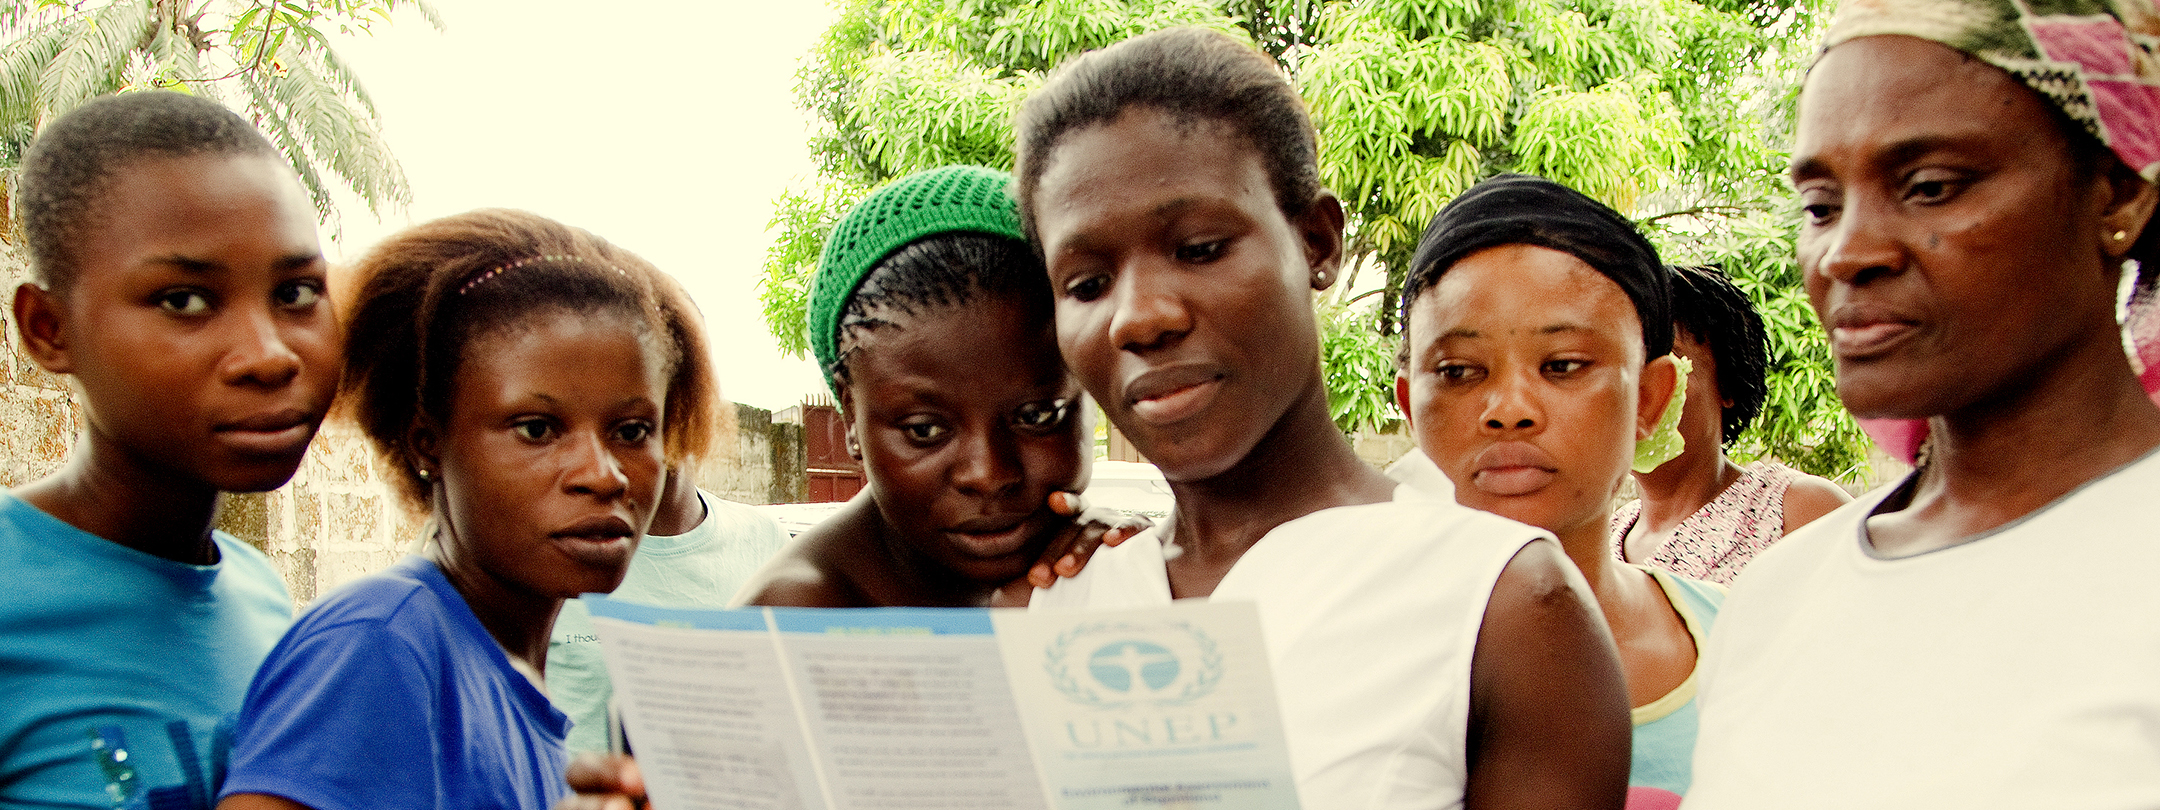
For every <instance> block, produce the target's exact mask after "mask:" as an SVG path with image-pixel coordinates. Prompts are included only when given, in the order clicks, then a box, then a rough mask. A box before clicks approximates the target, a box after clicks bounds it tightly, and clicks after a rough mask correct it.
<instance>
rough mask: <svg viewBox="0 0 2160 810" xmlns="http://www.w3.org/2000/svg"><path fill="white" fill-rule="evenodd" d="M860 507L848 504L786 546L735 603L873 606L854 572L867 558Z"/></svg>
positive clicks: (780, 605)
mask: <svg viewBox="0 0 2160 810" xmlns="http://www.w3.org/2000/svg"><path fill="white" fill-rule="evenodd" d="M859 507H861V504H855V503H851V504H849V505H848V506H847V508H845V509H843V510H841V511H840V512H838V513H836V514H834V515H833V516H832V517H831V518H828V519H827V520H825V522H823V523H819V524H818V525H816V526H812V527H810V528H809V529H808V530H806V531H804V532H803V533H802V535H800V536H798V537H796V538H795V539H794V540H793V541H792V542H790V543H788V545H787V547H785V548H782V549H781V550H780V553H778V554H775V555H773V558H772V560H770V561H768V562H767V563H766V564H765V567H764V568H762V569H760V570H759V571H758V572H757V574H756V575H754V576H752V577H751V578H750V581H749V582H748V583H746V584H744V585H743V589H742V592H741V594H740V595H739V596H738V597H737V601H738V602H741V603H742V604H746V605H756V606H761V607H871V606H872V605H871V602H870V600H869V599H868V598H867V597H866V596H865V590H864V588H863V587H862V583H860V582H858V581H857V577H856V575H855V573H854V570H853V569H854V568H855V567H857V566H859V565H860V564H861V561H862V560H864V559H866V558H869V557H870V555H868V554H865V553H864V552H865V549H863V548H862V547H861V546H862V544H863V543H864V542H865V541H864V539H863V538H864V537H865V536H866V534H865V532H864V531H863V528H862V527H861V526H860V525H859V524H860V522H861V521H862V520H863V519H864V515H863V512H864V510H863V509H862V508H859ZM874 508H875V507H871V509H873V510H874Z"/></svg>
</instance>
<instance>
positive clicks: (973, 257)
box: [826, 231, 1052, 387]
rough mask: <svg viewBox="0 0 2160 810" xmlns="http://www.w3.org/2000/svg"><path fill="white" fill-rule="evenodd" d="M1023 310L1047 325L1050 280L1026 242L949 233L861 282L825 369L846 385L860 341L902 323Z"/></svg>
mask: <svg viewBox="0 0 2160 810" xmlns="http://www.w3.org/2000/svg"><path fill="white" fill-rule="evenodd" d="M988 299H996V300H997V301H999V302H1000V303H1004V302H1011V303H1012V304H1013V305H1015V306H1020V307H1025V308H1026V309H1027V316H1028V318H1029V319H1031V320H1040V321H1041V322H1043V323H1049V322H1050V318H1051V313H1050V308H1051V301H1052V298H1051V293H1050V276H1049V274H1048V273H1047V272H1045V271H1044V270H1043V268H1042V260H1041V259H1039V258H1037V257H1036V255H1035V251H1034V249H1033V248H1031V247H1029V246H1028V244H1027V243H1026V242H1022V241H1020V240H1018V239H1011V238H1007V237H1003V236H997V235H994V234H987V233H979V232H973V231H946V232H942V233H935V234H931V235H929V236H925V237H923V238H921V239H917V240H915V241H913V242H909V243H908V244H907V245H906V246H904V247H902V248H900V249H899V250H895V251H893V252H892V253H891V254H889V255H887V256H886V257H885V258H884V259H882V260H880V261H879V262H878V263H877V264H876V265H874V266H872V267H871V268H870V271H869V272H868V273H866V274H864V275H863V279H862V283H861V284H860V285H859V286H857V287H856V288H855V292H854V293H853V294H852V295H849V296H848V299H847V302H846V304H845V305H844V306H843V307H842V309H841V311H840V330H839V354H838V358H837V359H836V360H835V361H834V362H833V366H832V368H829V369H826V373H827V374H829V375H830V376H831V377H832V378H833V380H834V381H835V383H836V384H838V385H839V386H840V387H846V386H847V384H848V378H849V374H848V364H849V363H850V361H852V360H853V359H854V356H855V352H856V351H858V350H859V349H860V348H861V346H860V343H859V341H860V339H861V337H862V335H864V334H865V333H869V332H874V331H877V330H880V329H902V328H905V320H904V319H906V318H913V317H918V316H921V315H923V314H925V313H928V312H931V311H933V310H942V309H948V308H951V307H958V306H962V305H966V304H969V303H973V302H975V301H977V300H988Z"/></svg>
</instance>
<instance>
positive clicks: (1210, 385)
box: [1125, 364, 1227, 425]
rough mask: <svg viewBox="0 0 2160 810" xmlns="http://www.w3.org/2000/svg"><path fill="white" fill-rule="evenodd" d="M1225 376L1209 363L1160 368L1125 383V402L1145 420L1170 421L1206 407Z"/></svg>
mask: <svg viewBox="0 0 2160 810" xmlns="http://www.w3.org/2000/svg"><path fill="white" fill-rule="evenodd" d="M1226 376H1227V375H1226V374H1225V373H1224V372H1223V371H1222V370H1221V369H1218V368H1215V367H1213V366H1209V365H1199V364H1192V365H1179V366H1170V367H1167V368H1158V369H1155V370H1153V371H1149V372H1147V373H1144V374H1141V375H1140V376H1138V377H1134V378H1132V379H1131V380H1129V381H1127V382H1126V383H1125V402H1126V404H1127V405H1128V406H1129V407H1130V408H1131V409H1132V413H1133V416H1135V417H1137V418H1139V420H1140V421H1142V422H1145V423H1148V424H1151V425H1167V424H1171V423H1174V422H1178V421H1181V420H1184V419H1186V418H1188V417H1191V416H1192V415H1194V414H1197V413H1199V412H1201V411H1203V410H1206V409H1207V406H1208V405H1209V404H1211V403H1213V402H1214V401H1215V396H1216V394H1218V393H1220V392H1221V390H1222V381H1223V380H1224V378H1225V377H1226Z"/></svg>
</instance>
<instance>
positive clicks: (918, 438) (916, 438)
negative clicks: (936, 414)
mask: <svg viewBox="0 0 2160 810" xmlns="http://www.w3.org/2000/svg"><path fill="white" fill-rule="evenodd" d="M900 432H901V433H902V434H904V435H906V436H907V440H908V441H910V442H913V443H915V444H917V445H924V446H927V445H932V444H937V443H938V442H941V441H944V440H945V437H946V436H949V435H951V434H952V428H950V427H948V426H946V425H945V423H943V422H939V421H937V420H935V419H928V418H924V419H912V420H909V421H906V422H901V423H900Z"/></svg>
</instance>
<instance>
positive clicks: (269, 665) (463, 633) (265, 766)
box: [223, 557, 570, 810]
mask: <svg viewBox="0 0 2160 810" xmlns="http://www.w3.org/2000/svg"><path fill="white" fill-rule="evenodd" d="M569 726H570V721H569V718H567V717H565V716H564V715H563V713H562V712H559V711H556V710H555V707H554V706H552V705H549V703H548V699H547V696H546V695H544V694H542V693H541V692H540V690H539V689H538V688H537V687H535V686H534V685H533V683H532V682H531V681H530V680H528V679H526V678H525V676H524V675H522V674H519V673H518V671H517V670H515V669H512V668H511V666H510V659H509V656H507V655H505V654H504V653H503V650H502V647H501V646H499V645H497V644H496V643H495V639H494V638H493V637H492V636H489V635H488V633H487V630H486V628H484V627H482V626H481V625H480V620H479V619H478V618H477V617H475V616H474V615H473V612H472V609H471V608H470V607H468V606H466V604H465V600H464V598H463V597H462V596H460V595H459V594H458V592H457V590H456V589H454V588H452V587H451V586H450V582H449V580H447V579H444V578H443V575H442V571H441V569H439V568H437V567H436V566H435V564H434V563H433V562H430V561H428V560H425V559H422V558H419V557H407V558H405V559H404V560H402V561H400V562H398V564H396V565H394V566H391V567H390V568H389V569H388V570H386V571H383V572H382V573H379V574H375V575H372V576H369V577H366V578H363V579H360V580H358V581H355V582H353V583H351V584H349V585H347V586H345V587H344V588H341V589H339V590H338V591H337V592H336V593H333V594H331V595H329V596H327V597H324V598H323V599H322V601H321V602H319V603H317V604H316V605H315V606H314V607H313V608H311V609H309V610H308V612H307V614H306V615H303V616H301V617H300V620H299V621H298V622H296V623H294V625H293V628H292V631H291V632H290V633H287V634H286V635H285V638H284V640H283V641H280V642H278V645H277V648H276V649H275V650H272V651H271V653H270V657H269V659H268V660H266V661H264V662H263V666H262V669H261V671H260V672H258V673H257V674H256V676H255V683H254V685H253V686H252V687H250V688H249V690H248V695H247V703H246V705H245V706H244V707H243V708H242V709H241V711H240V722H239V726H238V728H237V729H236V730H235V734H234V740H235V742H234V747H233V754H232V772H231V774H230V775H229V776H228V777H227V778H226V780H225V790H224V794H223V795H226V796H230V795H234V794H239V793H265V794H270V795H274V796H282V797H284V798H287V799H290V800H292V801H295V802H299V803H301V804H304V805H307V806H309V807H313V808H316V810H362V808H368V809H370V810H372V808H385V807H446V808H461V810H462V809H464V808H471V809H472V810H485V809H487V808H505V809H507V808H529V809H530V810H545V808H548V807H551V806H553V805H554V804H555V802H556V801H557V800H558V799H561V798H562V797H563V796H564V795H565V794H566V793H567V787H566V786H565V784H564V782H563V769H564V768H565V767H566V766H567V765H568V760H569V755H568V754H567V750H566V749H565V748H564V746H563V737H564V735H565V734H567V733H568V732H569Z"/></svg>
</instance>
